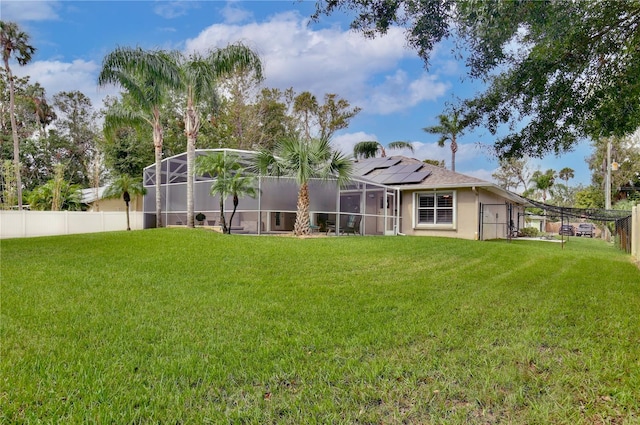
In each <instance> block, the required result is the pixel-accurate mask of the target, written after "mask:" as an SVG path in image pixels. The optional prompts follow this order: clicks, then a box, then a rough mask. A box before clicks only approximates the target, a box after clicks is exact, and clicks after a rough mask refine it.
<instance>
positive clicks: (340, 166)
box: [255, 138, 353, 236]
mask: <svg viewBox="0 0 640 425" xmlns="http://www.w3.org/2000/svg"><path fill="white" fill-rule="evenodd" d="M255 167H256V169H257V170H258V171H259V172H260V173H262V174H267V175H273V176H277V177H281V176H286V177H293V178H294V179H295V181H296V183H297V184H298V185H299V189H298V202H297V212H296V222H295V225H294V230H293V232H294V234H295V235H296V236H302V235H308V234H310V233H311V229H310V227H309V226H310V220H309V204H310V201H309V180H311V179H312V178H321V179H324V180H329V179H331V178H335V179H337V183H338V184H339V185H341V186H342V185H344V184H345V183H347V182H348V181H349V180H350V179H351V175H352V172H353V161H352V160H351V159H350V158H348V157H346V156H344V155H343V154H342V153H341V152H336V151H333V150H332V149H331V145H330V143H329V140H328V139H326V138H323V139H311V140H304V139H295V138H288V139H284V140H282V141H280V142H279V143H278V144H277V145H276V147H275V150H274V152H270V151H266V150H262V151H260V152H259V153H258V155H257V156H256V158H255Z"/></svg>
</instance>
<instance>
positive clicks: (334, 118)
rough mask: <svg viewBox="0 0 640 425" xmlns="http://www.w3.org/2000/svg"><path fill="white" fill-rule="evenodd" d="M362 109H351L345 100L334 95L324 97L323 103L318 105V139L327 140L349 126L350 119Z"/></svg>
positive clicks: (328, 94) (329, 94)
mask: <svg viewBox="0 0 640 425" xmlns="http://www.w3.org/2000/svg"><path fill="white" fill-rule="evenodd" d="M361 110H362V108H359V107H357V106H356V107H353V108H352V107H351V105H350V104H349V102H348V101H347V100H346V99H342V98H340V97H338V95H337V94H335V93H327V94H325V95H324V103H323V104H321V105H318V109H317V115H318V125H319V127H320V138H321V139H329V140H331V138H332V137H333V135H334V133H335V132H336V131H338V130H342V129H343V128H347V127H348V126H349V121H351V118H353V117H355V116H356V115H357V114H358V113H359V112H360V111H361Z"/></svg>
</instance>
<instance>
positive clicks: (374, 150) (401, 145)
mask: <svg viewBox="0 0 640 425" xmlns="http://www.w3.org/2000/svg"><path fill="white" fill-rule="evenodd" d="M387 148H388V149H409V150H410V151H411V152H412V153H413V144H411V143H410V142H403V141H396V142H391V143H389V144H388V145H387ZM378 154H380V156H381V157H382V158H386V156H387V150H386V149H385V148H384V145H383V144H382V143H380V142H378V141H376V140H365V141H363V142H358V143H356V144H355V146H354V147H353V156H354V157H355V158H356V159H357V158H363V159H366V158H375V157H376V156H378Z"/></svg>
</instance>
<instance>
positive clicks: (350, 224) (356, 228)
mask: <svg viewBox="0 0 640 425" xmlns="http://www.w3.org/2000/svg"><path fill="white" fill-rule="evenodd" d="M361 220H362V216H359V215H348V216H347V219H346V221H345V223H344V224H342V225H341V226H340V234H341V235H342V234H345V233H346V234H349V233H351V234H353V235H356V234H358V235H359V234H360V221H361ZM329 232H334V233H336V223H335V222H333V221H327V235H328V234H329Z"/></svg>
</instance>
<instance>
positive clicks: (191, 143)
mask: <svg viewBox="0 0 640 425" xmlns="http://www.w3.org/2000/svg"><path fill="white" fill-rule="evenodd" d="M195 142H196V141H195V138H193V137H192V136H191V135H190V134H189V135H187V227H191V228H194V227H195V223H194V221H193V167H194V161H195V156H196V143H195Z"/></svg>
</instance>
